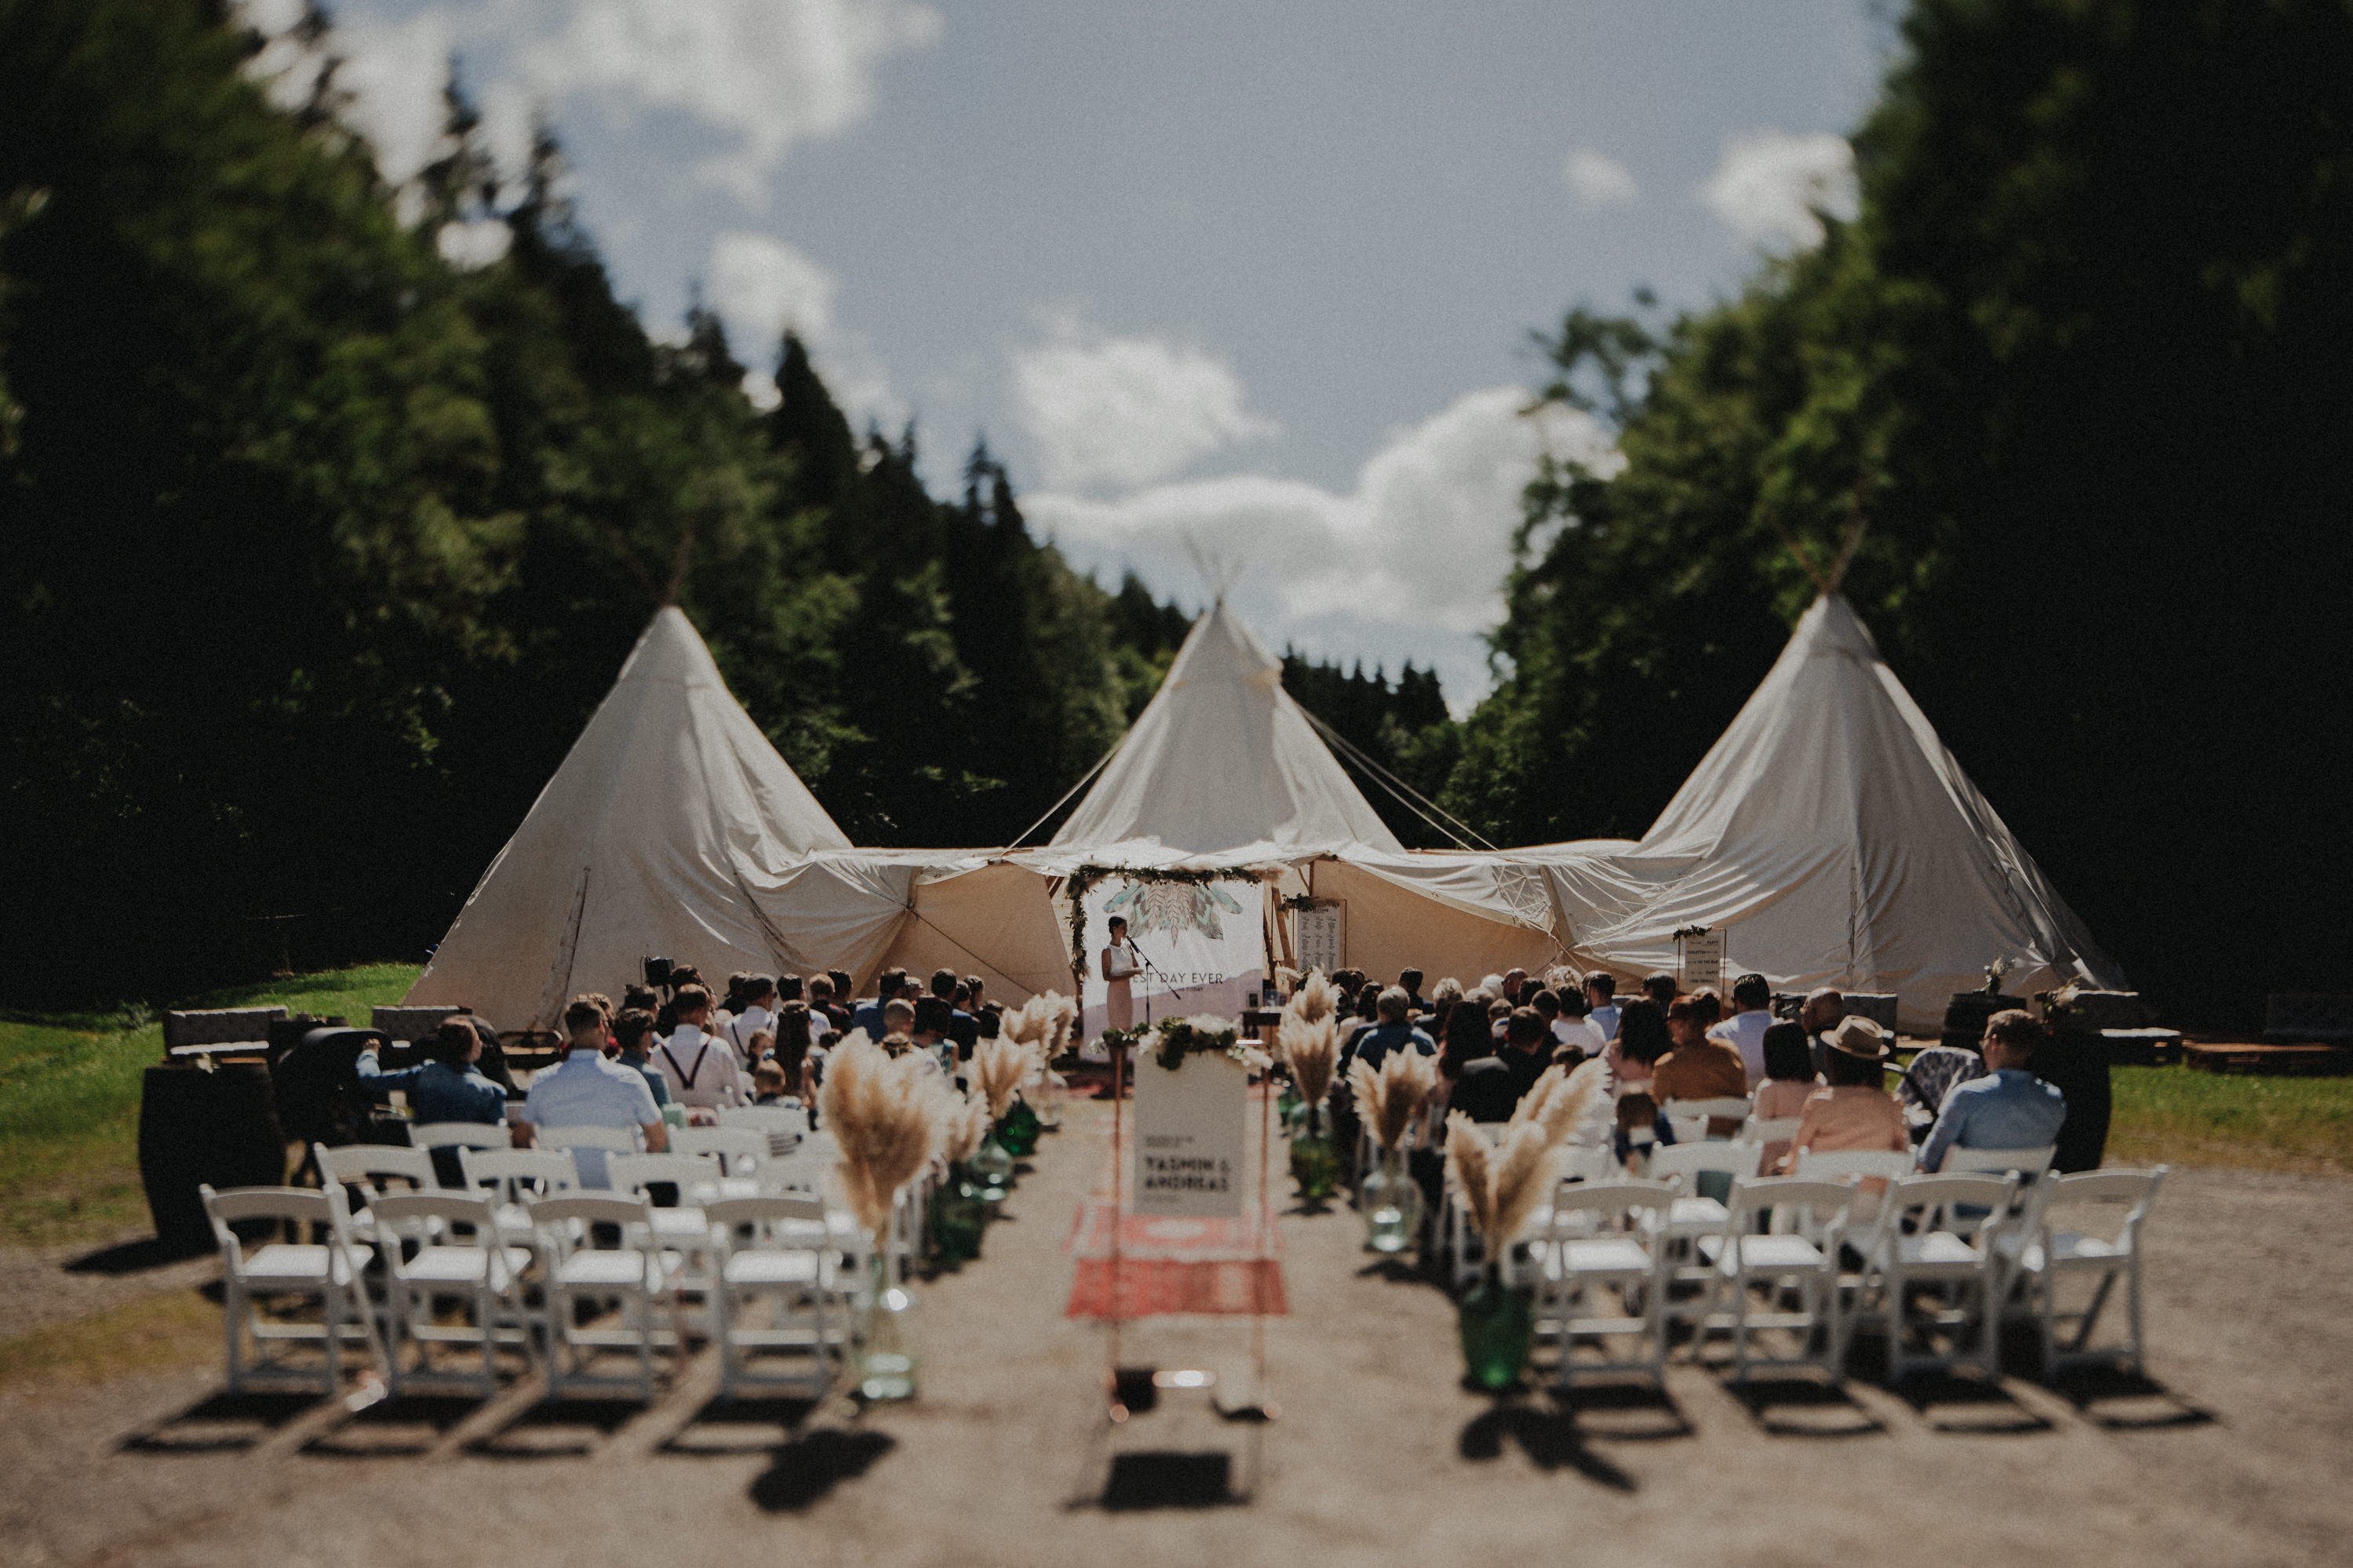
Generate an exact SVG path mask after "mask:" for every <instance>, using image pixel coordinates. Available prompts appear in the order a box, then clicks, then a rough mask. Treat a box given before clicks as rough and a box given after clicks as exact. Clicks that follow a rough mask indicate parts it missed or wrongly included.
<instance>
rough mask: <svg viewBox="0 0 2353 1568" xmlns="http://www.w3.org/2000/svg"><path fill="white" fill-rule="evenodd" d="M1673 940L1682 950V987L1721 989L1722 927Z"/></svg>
mask: <svg viewBox="0 0 2353 1568" xmlns="http://www.w3.org/2000/svg"><path fill="white" fill-rule="evenodd" d="M1675 942H1676V945H1677V946H1678V947H1680V948H1681V949H1682V951H1683V989H1684V990H1686V991H1697V990H1699V989H1700V988H1701V987H1702V986H1705V987H1706V988H1707V989H1709V990H1711V991H1721V990H1723V989H1724V928H1723V927H1722V926H1718V927H1716V928H1715V930H1714V931H1696V932H1694V933H1691V934H1689V935H1683V936H1678V937H1677V938H1676V939H1675Z"/></svg>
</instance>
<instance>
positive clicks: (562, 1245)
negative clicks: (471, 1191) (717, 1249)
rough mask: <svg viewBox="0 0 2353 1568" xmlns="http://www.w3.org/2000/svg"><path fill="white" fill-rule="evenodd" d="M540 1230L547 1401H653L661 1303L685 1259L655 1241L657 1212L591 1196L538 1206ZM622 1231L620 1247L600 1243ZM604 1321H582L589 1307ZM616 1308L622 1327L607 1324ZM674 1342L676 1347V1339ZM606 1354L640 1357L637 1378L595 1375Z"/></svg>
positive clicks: (632, 1201) (633, 1202)
mask: <svg viewBox="0 0 2353 1568" xmlns="http://www.w3.org/2000/svg"><path fill="white" fill-rule="evenodd" d="M531 1217H532V1222H533V1225H534V1226H537V1229H538V1240H537V1247H538V1253H539V1263H540V1270H541V1289H542V1290H543V1294H544V1300H545V1303H546V1312H547V1397H548V1399H549V1400H551V1401H554V1400H557V1399H561V1398H562V1397H563V1396H564V1395H565V1394H566V1393H567V1392H570V1391H572V1390H575V1389H578V1390H584V1391H588V1392H596V1393H613V1392H629V1393H634V1394H637V1396H638V1398H639V1399H641V1400H643V1401H645V1402H647V1403H649V1404H650V1403H651V1402H652V1400H653V1396H654V1340H655V1331H654V1302H655V1300H656V1298H657V1297H659V1296H661V1295H663V1294H665V1293H666V1292H668V1291H669V1290H670V1283H671V1281H672V1280H673V1279H675V1278H676V1277H677V1272H678V1266H679V1258H678V1255H677V1254H676V1253H674V1252H670V1251H668V1250H666V1249H665V1248H664V1247H661V1246H660V1244H659V1243H658V1242H657V1241H655V1239H654V1236H653V1217H652V1206H651V1205H649V1204H648V1203H647V1202H646V1200H645V1199H644V1198H643V1197H642V1196H639V1197H634V1198H624V1197H615V1196H613V1195H611V1194H597V1195H590V1194H574V1195H569V1196H564V1197H554V1198H543V1199H542V1200H541V1201H539V1202H538V1203H536V1204H533V1205H532V1210H531ZM600 1226H602V1227H608V1228H610V1229H612V1230H614V1231H615V1232H617V1235H618V1237H619V1241H618V1245H617V1246H615V1247H599V1246H597V1245H596V1240H597V1234H596V1233H597V1230H598V1228H599V1227H600ZM584 1308H585V1309H587V1310H590V1311H593V1312H595V1313H596V1314H597V1317H596V1318H595V1319H591V1320H590V1321H587V1322H585V1323H584V1322H583V1321H582V1318H583V1315H584V1314H583V1309H584ZM615 1309H617V1310H618V1311H619V1312H620V1314H621V1320H622V1321H621V1324H620V1326H619V1327H617V1328H612V1327H606V1326H604V1325H603V1324H602V1322H601V1319H602V1317H603V1315H604V1314H605V1313H606V1312H607V1311H608V1310H615ZM664 1337H665V1338H668V1339H670V1344H671V1345H672V1346H673V1347H674V1346H675V1345H676V1343H677V1341H676V1340H675V1338H671V1337H670V1336H664ZM604 1351H623V1352H634V1353H635V1355H636V1358H637V1363H638V1375H637V1376H635V1377H633V1378H630V1377H615V1376H611V1375H608V1374H603V1373H595V1372H591V1371H589V1370H587V1369H588V1367H589V1365H590V1363H591V1360H592V1358H593V1357H594V1356H596V1354H597V1353H599V1352H604Z"/></svg>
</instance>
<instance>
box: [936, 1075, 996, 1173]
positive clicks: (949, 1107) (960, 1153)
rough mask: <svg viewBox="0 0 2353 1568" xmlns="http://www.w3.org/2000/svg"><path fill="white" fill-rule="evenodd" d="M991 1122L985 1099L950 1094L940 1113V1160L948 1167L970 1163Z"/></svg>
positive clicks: (968, 1095)
mask: <svg viewBox="0 0 2353 1568" xmlns="http://www.w3.org/2000/svg"><path fill="white" fill-rule="evenodd" d="M993 1120H994V1119H993V1118H992V1117H991V1116H990V1115H989V1114H988V1100H987V1097H986V1096H984V1095H982V1094H980V1093H979V1092H978V1091H975V1092H973V1093H971V1094H956V1093H955V1092H953V1091H951V1092H950V1093H949V1094H948V1096H947V1098H946V1103H945V1105H944V1108H943V1109H942V1110H941V1113H940V1157H941V1158H943V1159H944V1160H945V1161H947V1163H949V1164H951V1165H961V1164H963V1163H965V1161H966V1160H969V1159H971V1158H972V1157H973V1154H974V1153H975V1152H976V1151H978V1149H979V1148H980V1141H981V1140H982V1139H984V1138H986V1137H987V1136H988V1126H989V1123H990V1121H993Z"/></svg>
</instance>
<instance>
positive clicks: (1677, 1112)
mask: <svg viewBox="0 0 2353 1568" xmlns="http://www.w3.org/2000/svg"><path fill="white" fill-rule="evenodd" d="M1659 1109H1660V1110H1662V1112H1664V1113H1665V1115H1666V1118H1667V1121H1668V1122H1669V1124H1670V1125H1672V1127H1673V1128H1674V1130H1675V1142H1678V1143H1696V1142H1699V1139H1697V1138H1685V1137H1684V1136H1683V1123H1684V1122H1685V1121H1690V1120H1692V1119H1693V1118H1694V1117H1696V1118H1698V1119H1699V1121H1700V1126H1701V1130H1702V1134H1703V1136H1704V1133H1705V1129H1706V1126H1707V1123H1708V1122H1709V1121H1747V1120H1748V1097H1747V1096H1746V1095H1745V1094H1732V1095H1723V1096H1719V1097H1718V1098H1716V1099H1714V1100H1669V1101H1667V1102H1666V1103H1665V1104H1664V1105H1662V1106H1661V1107H1659Z"/></svg>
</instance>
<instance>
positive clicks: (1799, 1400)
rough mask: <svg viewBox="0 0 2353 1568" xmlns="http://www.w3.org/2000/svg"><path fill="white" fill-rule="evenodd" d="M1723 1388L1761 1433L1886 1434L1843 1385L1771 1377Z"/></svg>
mask: <svg viewBox="0 0 2353 1568" xmlns="http://www.w3.org/2000/svg"><path fill="white" fill-rule="evenodd" d="M1724 1388H1725V1392H1726V1393H1728V1394H1731V1395H1732V1397H1733V1398H1735V1399H1736V1400H1738V1401H1739V1402H1740V1405H1741V1408H1742V1409H1744V1410H1746V1411H1747V1412H1748V1418H1749V1419H1750V1420H1751V1421H1753V1422H1755V1423H1756V1424H1757V1428H1758V1429H1759V1430H1760V1431H1764V1432H1767V1433H1770V1434H1771V1435H1772V1436H1776V1437H1869V1436H1879V1435H1881V1434H1883V1433H1885V1432H1886V1430H1887V1428H1886V1426H1883V1424H1882V1423H1881V1422H1880V1420H1879V1418H1878V1417H1877V1416H1875V1415H1872V1413H1871V1412H1870V1411H1868V1410H1866V1409H1864V1408H1863V1407H1862V1405H1858V1404H1856V1403H1855V1402H1854V1400H1853V1398H1852V1396H1851V1395H1850V1394H1848V1393H1847V1391H1846V1389H1845V1387H1844V1385H1843V1384H1832V1383H1824V1382H1821V1381H1820V1380H1819V1379H1816V1378H1811V1377H1805V1376H1775V1375H1773V1374H1770V1373H1767V1374H1765V1375H1762V1376H1757V1377H1751V1378H1750V1379H1749V1380H1748V1381H1747V1382H1746V1383H1741V1382H1737V1381H1735V1380H1734V1379H1732V1378H1730V1377H1726V1378H1725V1382H1724Z"/></svg>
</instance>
